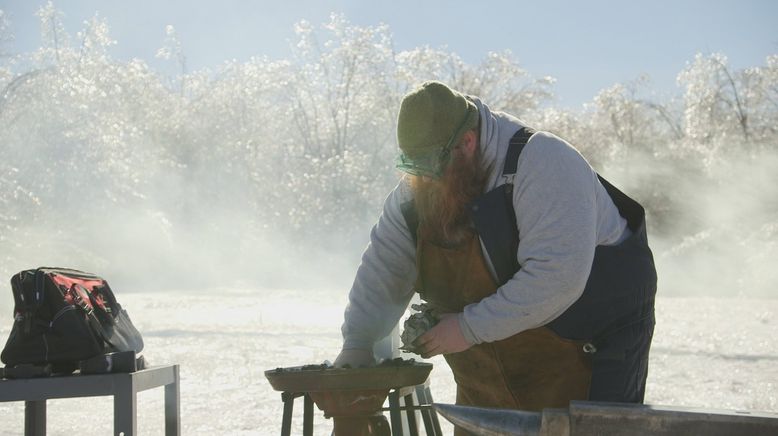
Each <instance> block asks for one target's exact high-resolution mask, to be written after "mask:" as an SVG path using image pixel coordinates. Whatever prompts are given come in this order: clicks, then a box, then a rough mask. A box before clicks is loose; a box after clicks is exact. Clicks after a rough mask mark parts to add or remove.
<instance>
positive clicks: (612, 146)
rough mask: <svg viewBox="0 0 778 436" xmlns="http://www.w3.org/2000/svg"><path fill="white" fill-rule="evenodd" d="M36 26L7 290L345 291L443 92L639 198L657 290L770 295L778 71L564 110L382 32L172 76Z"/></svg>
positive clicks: (19, 133)
mask: <svg viewBox="0 0 778 436" xmlns="http://www.w3.org/2000/svg"><path fill="white" fill-rule="evenodd" d="M40 15H41V20H42V28H43V29H44V32H43V40H44V44H43V46H42V47H40V48H39V49H38V50H36V51H34V52H29V53H21V54H18V55H14V56H4V57H1V58H0V156H1V159H0V277H10V275H11V274H13V273H14V272H17V271H19V270H22V269H27V268H33V267H37V266H41V265H48V266H66V267H73V268H78V269H84V270H88V271H92V272H95V273H98V274H100V275H103V276H104V277H106V278H108V279H109V281H110V282H111V283H112V284H113V286H114V288H115V289H117V290H119V292H132V291H133V290H138V291H158V290H192V289H209V288H217V287H226V288H229V287H239V288H243V289H245V288H254V289H258V290H261V289H273V288H278V287H284V288H316V287H319V288H328V289H334V288H337V289H343V292H344V294H345V292H346V290H347V288H348V287H349V285H350V282H351V280H352V277H353V274H354V272H355V270H356V266H357V265H358V261H359V257H360V254H361V251H362V250H363V248H364V246H365V244H366V242H367V236H368V232H369V228H370V226H371V225H372V223H373V222H374V221H375V219H376V218H377V216H378V214H379V213H380V208H381V204H382V202H383V199H384V198H385V196H386V194H387V193H388V192H389V190H390V189H391V188H392V187H393V186H394V184H395V183H396V181H397V179H398V177H399V176H398V173H397V172H396V171H395V170H394V168H393V163H394V157H395V153H396V142H395V135H394V131H395V116H396V111H397V109H398V107H399V101H400V99H401V97H402V95H403V94H404V93H405V92H406V91H407V90H408V89H410V88H411V87H413V86H414V85H416V84H418V83H419V82H421V81H423V80H427V79H438V80H442V81H444V82H446V83H448V84H449V85H451V86H452V87H455V88H457V89H460V90H462V91H464V92H467V93H471V94H473V95H478V96H480V97H481V98H482V99H483V100H484V101H485V102H486V103H487V104H489V105H490V106H491V107H492V108H493V109H498V110H506V111H509V112H511V113H513V114H515V115H517V116H519V117H520V118H522V119H523V120H525V121H526V122H527V123H528V124H530V125H532V126H534V127H536V128H538V129H546V130H549V131H552V132H554V133H557V134H558V135H560V136H562V137H563V138H566V139H568V140H570V141H571V142H572V143H573V144H574V145H575V146H576V147H578V148H579V149H580V150H581V152H582V153H583V154H584V156H585V157H586V158H587V159H588V160H589V161H590V162H591V163H592V165H593V166H594V167H595V168H596V169H597V170H598V171H599V172H600V173H601V174H602V175H603V176H604V177H606V178H608V179H610V180H611V181H612V182H614V183H616V184H617V185H618V186H620V187H621V188H622V189H623V190H624V191H625V192H627V193H628V194H630V195H631V196H633V197H634V198H636V199H637V200H639V201H640V202H642V203H643V204H644V205H645V206H646V209H647V212H648V220H649V221H648V223H649V238H650V241H651V245H652V247H653V249H654V254H655V258H656V260H657V263H658V270H659V275H660V285H659V289H660V290H659V292H660V294H662V295H665V296H696V295H708V296H755V297H773V296H774V295H775V289H776V285H777V284H778V273H776V272H775V269H774V268H772V267H771V265H770V262H771V260H773V259H775V258H776V254H778V253H777V250H778V248H776V241H778V205H777V204H776V198H778V195H776V192H775V191H776V183H775V182H776V176H775V175H776V174H778V131H777V130H776V126H777V125H778V104H777V103H776V102H778V56H771V57H768V58H767V59H765V64H764V65H755V66H753V67H752V68H748V69H745V70H737V71H734V70H732V69H730V68H729V67H728V65H727V59H726V56H725V55H724V54H715V53H714V54H700V55H698V56H697V57H696V58H694V59H690V60H689V63H688V65H687V67H686V68H685V69H684V70H683V71H679V75H678V82H679V85H680V88H679V89H681V90H682V92H681V93H680V94H679V95H677V96H674V97H672V98H670V99H665V100H655V99H653V98H652V97H651V96H652V92H651V82H650V79H649V78H636V79H635V81H633V82H630V83H625V84H614V85H613V86H612V87H610V88H607V89H604V90H602V91H601V92H600V93H599V94H598V95H597V96H595V98H594V99H593V100H592V101H591V102H590V103H589V104H587V105H585V106H584V107H582V108H580V110H577V111H566V110H559V109H555V108H554V105H553V93H554V89H553V80H552V79H551V78H548V77H535V76H533V74H532V73H531V72H528V71H526V70H524V69H523V68H522V67H521V65H520V63H519V62H518V60H516V59H515V58H514V57H513V55H512V54H511V53H507V52H506V53H490V54H488V55H487V56H486V57H485V58H484V60H483V61H482V62H481V63H479V64H468V63H465V62H464V61H463V60H462V59H461V58H460V57H459V56H458V55H457V54H456V53H452V52H448V51H446V50H444V49H434V48H430V47H418V48H416V49H413V50H409V51H403V52H396V51H395V50H394V49H393V48H392V39H391V33H390V31H389V29H388V28H386V27H382V26H379V27H359V26H354V25H352V24H351V23H349V22H348V20H347V18H346V17H343V16H333V18H332V20H331V21H330V22H328V23H315V24H311V23H306V22H301V23H299V24H298V26H297V27H296V29H295V31H296V35H297V41H295V44H293V45H292V48H291V49H290V52H289V56H288V58H286V59H282V60H274V61H270V60H268V59H265V58H261V57H258V58H254V59H251V60H249V61H247V62H241V63H238V62H225V63H224V64H223V65H221V66H220V67H218V68H216V69H214V70H202V71H194V72H187V71H186V68H185V56H184V53H182V52H181V44H180V42H179V41H178V40H177V38H176V35H175V29H172V28H171V29H169V32H168V38H167V39H166V40H165V41H162V42H161V44H163V45H164V46H163V48H162V50H160V56H161V57H164V58H166V59H167V60H168V61H169V62H171V65H173V66H176V65H178V71H180V73H179V74H177V75H174V76H170V75H165V74H162V73H159V72H157V71H154V70H152V69H151V68H150V67H148V66H147V65H146V64H144V63H143V62H142V61H139V60H132V61H119V60H117V59H113V58H111V56H110V54H109V48H110V47H111V46H112V45H113V44H115V43H116V41H113V40H112V39H111V36H110V23H106V22H104V21H102V20H101V19H99V18H98V17H96V18H95V19H93V20H92V21H89V22H87V23H86V24H85V27H84V28H83V29H81V30H80V31H79V32H77V33H76V34H70V33H68V32H66V31H65V29H64V28H62V26H61V23H60V22H59V21H58V18H57V17H58V16H57V13H56V10H55V9H53V7H46V8H44V9H43V10H42V13H41V14H40ZM0 31H2V32H6V33H8V32H10V28H9V27H8V26H6V27H4V28H3V27H1V26H0Z"/></svg>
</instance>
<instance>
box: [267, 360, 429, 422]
mask: <svg viewBox="0 0 778 436" xmlns="http://www.w3.org/2000/svg"><path fill="white" fill-rule="evenodd" d="M430 371H432V364H431V363H422V362H416V361H415V360H413V359H408V360H405V359H401V358H397V359H392V360H386V361H384V362H382V363H380V364H378V365H376V366H371V367H360V368H349V367H345V368H335V367H333V366H332V365H330V364H328V363H324V364H316V365H303V366H293V367H286V368H276V369H271V370H267V371H265V377H266V378H267V379H268V381H269V382H270V385H271V386H272V387H273V389H275V390H276V391H280V392H282V394H281V398H282V401H283V402H284V416H283V421H282V429H281V434H282V436H285V435H289V434H290V432H291V419H292V411H293V407H294V406H293V404H294V400H295V399H296V398H299V397H303V398H304V407H305V412H304V418H303V434H304V435H306V436H307V435H312V434H313V404H315V405H316V407H318V409H319V410H320V411H322V412H323V414H324V417H325V418H327V419H329V418H332V419H333V430H334V434H335V435H336V436H346V435H347V436H373V435H375V436H384V435H390V434H403V433H402V427H403V423H402V414H404V416H405V418H406V425H407V427H409V428H410V427H413V430H412V434H417V433H416V428H415V427H416V412H417V411H418V412H420V414H421V417H422V419H423V421H424V426H425V429H426V433H427V434H428V435H431V434H440V430H439V428H440V425H439V424H438V420H437V415H436V414H435V411H434V410H433V409H432V407H431V403H432V398H431V395H430V393H429V388H428V387H426V385H425V382H426V381H427V378H428V377H429V374H430ZM387 397H388V398H389V407H388V408H385V407H384V403H385V402H386V400H387ZM400 398H402V399H403V403H404V404H403V405H401V404H400ZM414 398H415V400H414ZM385 411H389V412H390V417H391V426H390V424H389V422H388V421H387V419H386V416H385V415H384V413H383V412H385Z"/></svg>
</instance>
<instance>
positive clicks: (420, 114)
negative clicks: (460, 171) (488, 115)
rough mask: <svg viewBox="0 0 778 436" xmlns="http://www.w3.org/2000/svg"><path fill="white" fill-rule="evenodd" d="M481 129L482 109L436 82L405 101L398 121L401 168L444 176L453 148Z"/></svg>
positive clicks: (425, 85) (414, 93)
mask: <svg viewBox="0 0 778 436" xmlns="http://www.w3.org/2000/svg"><path fill="white" fill-rule="evenodd" d="M477 125H478V108H477V107H476V106H475V104H474V103H473V102H472V101H470V100H468V99H467V98H465V96H464V95H462V94H461V93H459V92H457V91H454V90H453V89H451V88H449V87H448V86H446V85H444V84H442V83H440V82H435V81H429V82H424V83H423V84H422V85H421V86H420V87H419V88H417V89H415V90H413V91H411V92H410V93H408V94H407V95H405V97H403V101H402V104H401V105H400V113H399V115H398V117H397V142H398V143H399V144H400V150H401V151H402V155H401V156H400V158H399V159H398V164H397V167H398V168H399V169H401V170H403V171H406V172H408V173H411V174H417V175H430V176H440V175H441V174H442V171H443V169H445V166H446V165H447V164H448V159H449V157H450V152H451V148H452V147H453V146H454V145H456V144H458V143H459V141H461V140H462V136H463V135H464V133H465V132H466V131H468V130H470V129H473V128H475V127H476V126H477Z"/></svg>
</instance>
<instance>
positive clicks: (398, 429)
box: [389, 389, 403, 436]
mask: <svg viewBox="0 0 778 436" xmlns="http://www.w3.org/2000/svg"><path fill="white" fill-rule="evenodd" d="M389 417H390V418H391V420H392V436H402V434H403V420H402V416H401V415H400V393H399V392H398V391H397V389H394V390H392V392H389Z"/></svg>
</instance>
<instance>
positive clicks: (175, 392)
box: [0, 365, 181, 436]
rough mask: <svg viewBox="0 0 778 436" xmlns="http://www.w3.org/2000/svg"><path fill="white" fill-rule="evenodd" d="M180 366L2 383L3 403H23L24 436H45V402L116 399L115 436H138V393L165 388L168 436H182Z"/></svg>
mask: <svg viewBox="0 0 778 436" xmlns="http://www.w3.org/2000/svg"><path fill="white" fill-rule="evenodd" d="M179 380H180V377H179V374H178V365H167V366H158V367H151V368H148V369H144V370H141V371H136V372H131V373H118V374H100V375H80V374H75V375H68V376H62V377H42V378H28V379H11V380H0V401H24V402H25V406H24V434H25V436H44V435H45V434H46V401H47V400H53V399H58V398H75V397H96V396H103V395H113V422H114V424H113V425H114V430H113V431H114V435H116V436H118V435H123V436H136V435H137V434H138V421H137V393H138V392H141V391H145V390H148V389H152V388H156V387H159V386H164V387H165V435H166V436H180V434H181V424H180V415H181V406H180V392H179V387H178V385H179Z"/></svg>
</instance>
